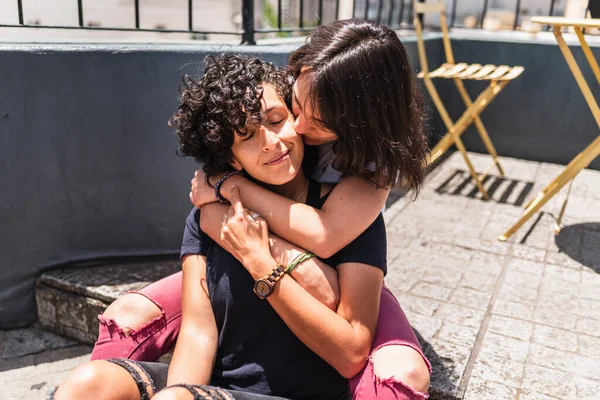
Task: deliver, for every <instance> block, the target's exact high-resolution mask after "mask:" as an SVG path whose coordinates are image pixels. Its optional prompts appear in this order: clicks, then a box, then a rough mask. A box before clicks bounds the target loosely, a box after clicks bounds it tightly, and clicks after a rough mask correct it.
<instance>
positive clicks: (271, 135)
mask: <svg viewBox="0 0 600 400" xmlns="http://www.w3.org/2000/svg"><path fill="white" fill-rule="evenodd" d="M261 131H262V137H263V146H262V147H263V151H270V150H273V148H275V146H277V144H278V143H279V137H278V136H277V134H276V133H275V132H273V131H272V130H270V129H267V128H266V127H264V126H261Z"/></svg>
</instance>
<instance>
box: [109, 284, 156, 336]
mask: <svg viewBox="0 0 600 400" xmlns="http://www.w3.org/2000/svg"><path fill="white" fill-rule="evenodd" d="M161 315H162V310H161V309H160V308H159V307H158V306H157V305H156V304H155V303H154V302H152V301H151V300H150V299H148V298H147V297H145V296H142V295H141V294H137V293H128V294H126V295H124V296H123V297H119V298H118V299H117V300H115V301H114V302H113V303H112V304H111V305H110V306H108V308H107V309H106V310H105V311H104V313H102V317H103V318H106V319H110V320H113V321H114V322H115V323H116V324H117V325H118V326H119V327H120V328H121V330H122V331H123V333H124V334H131V333H132V332H133V331H135V330H137V329H140V328H141V327H143V326H144V325H146V324H147V323H148V322H150V321H152V320H154V319H156V318H158V317H160V316H161Z"/></svg>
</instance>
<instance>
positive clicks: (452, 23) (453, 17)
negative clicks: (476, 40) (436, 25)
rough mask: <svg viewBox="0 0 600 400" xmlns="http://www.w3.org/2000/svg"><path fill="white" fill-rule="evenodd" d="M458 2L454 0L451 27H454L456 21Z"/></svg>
mask: <svg viewBox="0 0 600 400" xmlns="http://www.w3.org/2000/svg"><path fill="white" fill-rule="evenodd" d="M456 3H458V0H454V1H453V2H452V14H451V16H450V28H452V27H454V22H455V21H456Z"/></svg>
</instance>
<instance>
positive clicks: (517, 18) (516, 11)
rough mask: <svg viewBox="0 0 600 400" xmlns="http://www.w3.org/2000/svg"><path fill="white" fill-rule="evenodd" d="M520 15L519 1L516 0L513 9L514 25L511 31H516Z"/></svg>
mask: <svg viewBox="0 0 600 400" xmlns="http://www.w3.org/2000/svg"><path fill="white" fill-rule="evenodd" d="M520 13H521V0H517V6H516V9H515V23H514V24H513V31H514V30H516V29H517V26H518V25H519V14H520Z"/></svg>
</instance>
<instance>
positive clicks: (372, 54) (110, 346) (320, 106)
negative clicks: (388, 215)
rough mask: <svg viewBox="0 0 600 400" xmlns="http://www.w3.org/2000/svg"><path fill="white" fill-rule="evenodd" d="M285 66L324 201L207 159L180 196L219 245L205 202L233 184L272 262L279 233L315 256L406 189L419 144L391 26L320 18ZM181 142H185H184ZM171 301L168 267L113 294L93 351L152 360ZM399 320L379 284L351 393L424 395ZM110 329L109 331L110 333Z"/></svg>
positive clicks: (416, 177)
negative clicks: (316, 203)
mask: <svg viewBox="0 0 600 400" xmlns="http://www.w3.org/2000/svg"><path fill="white" fill-rule="evenodd" d="M289 70H290V72H291V73H292V75H293V76H294V78H295V83H294V86H293V94H292V107H293V111H294V114H295V116H296V120H295V125H294V127H295V129H296V131H297V133H299V134H300V135H302V136H303V138H304V141H305V143H306V144H309V145H316V152H317V157H316V158H317V162H316V165H314V166H313V168H311V176H312V178H313V179H316V180H318V181H320V182H323V183H337V185H336V186H335V187H334V189H333V191H332V192H331V194H330V195H329V196H328V198H327V201H325V203H324V204H323V206H322V207H321V208H315V207H312V206H310V205H308V204H303V203H301V202H298V201H297V200H296V199H295V198H293V197H292V198H290V197H285V196H281V195H280V194H278V193H275V192H271V191H269V190H268V188H265V187H262V186H261V185H258V184H257V183H256V182H253V180H252V179H248V177H244V176H241V175H239V174H233V175H230V174H223V173H222V172H221V173H220V174H213V171H207V170H206V167H205V168H204V171H201V170H199V171H197V172H196V176H195V178H194V179H193V180H192V191H191V193H190V197H191V199H192V202H193V203H194V205H196V206H197V207H199V208H200V207H201V208H202V210H203V212H202V213H201V219H200V224H201V226H202V230H203V231H205V232H206V233H207V234H208V235H209V236H210V237H211V238H213V239H214V240H216V241H219V237H220V235H221V231H220V229H221V220H220V216H222V215H223V212H222V211H221V210H219V209H218V207H219V205H218V204H216V203H215V202H216V201H217V197H216V196H215V188H214V185H215V184H217V183H218V189H219V190H218V193H217V194H218V197H219V199H221V200H223V199H231V192H232V188H233V187H234V186H235V187H239V193H240V196H241V202H242V203H243V204H244V206H245V207H247V208H249V209H252V210H255V211H257V212H258V213H260V215H261V216H262V218H264V219H265V220H266V221H267V223H268V225H269V229H270V231H271V232H272V234H273V236H272V239H271V251H272V253H273V254H274V255H275V256H276V258H277V257H280V258H279V261H280V262H281V263H283V264H285V263H286V262H291V261H292V260H293V259H294V258H295V256H296V255H298V254H300V253H301V252H300V250H299V249H296V250H282V249H281V248H280V247H279V246H280V245H281V243H283V242H284V240H281V239H278V238H282V239H285V240H287V241H288V242H291V243H294V244H295V245H297V246H299V247H300V248H303V249H306V250H308V251H311V252H312V253H314V254H316V255H317V256H319V257H321V258H323V259H326V258H328V257H330V256H331V255H333V254H335V253H337V252H338V251H340V250H341V249H342V248H344V247H345V246H347V245H348V244H350V243H352V242H353V240H355V239H356V238H357V237H358V236H359V235H360V234H361V233H362V232H364V231H365V230H366V229H367V228H368V227H369V226H370V225H371V224H372V223H373V221H375V220H376V218H377V217H378V215H379V214H380V211H381V209H382V208H383V206H384V204H385V200H386V198H387V196H388V194H389V190H390V189H391V187H392V186H393V185H394V184H395V183H397V182H398V183H399V184H401V185H402V186H403V187H405V188H406V189H408V190H411V191H412V192H413V193H414V194H415V196H416V194H417V193H418V191H419V189H420V187H421V185H422V183H423V179H424V170H423V165H424V161H425V156H426V152H427V147H426V140H425V137H424V134H423V113H422V108H421V101H420V97H419V94H418V91H417V88H416V83H415V79H414V76H413V73H412V70H411V68H410V63H409V59H408V56H407V54H406V50H405V48H404V46H403V45H402V43H401V42H400V40H399V39H398V36H397V35H396V33H395V32H394V31H392V30H391V29H389V28H387V27H385V26H382V25H377V24H373V23H370V22H366V21H359V20H346V21H336V22H334V23H331V24H328V25H323V26H321V27H319V28H317V30H316V31H315V32H314V33H313V34H312V35H311V37H310V38H309V39H308V40H307V42H306V44H304V45H303V46H301V47H300V48H299V49H297V50H296V51H295V52H294V53H292V55H291V56H290V60H289ZM180 140H181V143H182V149H184V148H185V146H186V140H187V138H186V137H180ZM183 153H184V154H185V153H186V152H185V150H184V151H183ZM223 161H224V162H225V161H227V160H223ZM209 177H210V178H212V181H209V179H208V178H209ZM219 178H221V179H219ZM223 178H224V179H223ZM338 182H339V183H338ZM211 208H212V210H211ZM304 267H305V266H304V265H303V266H302V267H301V268H297V269H296V274H297V276H296V277H295V279H297V280H298V282H299V283H300V284H301V285H302V286H303V287H304V288H305V289H306V290H307V291H308V292H309V293H311V294H312V295H313V296H314V297H315V298H316V299H319V300H320V301H321V302H322V303H323V304H325V305H327V306H328V307H329V308H331V309H336V308H337V306H338V302H339V299H340V293H339V286H338V282H337V273H336V271H334V270H329V269H326V268H323V269H319V268H314V269H313V268H309V267H306V268H304ZM326 278H327V279H326ZM332 278H333V279H332ZM140 294H141V296H140ZM180 299H181V276H180V274H176V275H173V276H171V277H168V278H165V279H164V280H162V281H159V282H157V283H155V284H153V285H150V286H149V287H148V288H146V289H144V290H142V291H140V292H139V293H134V294H129V295H126V296H124V297H123V298H121V299H119V300H117V301H116V302H115V303H113V305H111V306H110V307H109V309H107V311H106V312H105V313H104V315H103V316H101V317H100V318H101V332H100V338H99V341H98V342H97V344H96V347H95V349H94V353H93V356H92V357H93V359H101V358H108V357H127V358H131V359H137V360H156V359H157V358H158V357H159V356H160V355H162V354H164V353H165V352H167V351H168V350H169V349H171V348H172V347H173V344H174V342H175V338H176V337H177V334H178V332H179V321H180V319H179V318H180V316H181V310H180V307H178V306H177V305H178V301H179V300H180ZM405 320H406V318H405V317H404V315H403V313H402V311H401V310H400V307H399V305H398V303H397V300H396V299H395V298H394V296H393V295H392V294H391V293H390V292H389V291H388V290H387V289H386V288H385V287H384V288H383V291H382V296H381V307H380V311H379V320H378V327H377V332H376V336H375V340H374V343H373V351H372V353H371V354H370V355H369V357H368V359H366V360H365V361H366V364H365V366H364V368H363V369H362V370H361V371H360V373H358V374H357V375H356V376H355V377H354V378H353V379H351V385H350V386H351V389H352V393H353V394H354V398H361V399H369V398H375V396H376V397H377V398H424V397H425V393H426V392H427V388H428V386H429V365H428V362H427V361H426V359H425V358H424V357H423V356H422V352H421V349H420V347H419V344H418V342H417V341H416V339H414V340H413V337H414V333H413V332H412V330H411V328H410V325H408V324H406V325H405V324H403V323H402V321H405ZM115 325H117V326H119V327H120V328H119V329H120V330H119V331H118V333H119V334H115V333H114V331H115V329H114V326H115ZM124 326H126V327H129V328H130V330H128V331H125V330H123V329H122V327H124ZM109 327H113V329H109ZM399 360H401V361H400V362H399ZM402 396H404V397H402Z"/></svg>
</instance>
